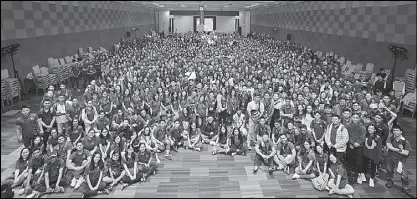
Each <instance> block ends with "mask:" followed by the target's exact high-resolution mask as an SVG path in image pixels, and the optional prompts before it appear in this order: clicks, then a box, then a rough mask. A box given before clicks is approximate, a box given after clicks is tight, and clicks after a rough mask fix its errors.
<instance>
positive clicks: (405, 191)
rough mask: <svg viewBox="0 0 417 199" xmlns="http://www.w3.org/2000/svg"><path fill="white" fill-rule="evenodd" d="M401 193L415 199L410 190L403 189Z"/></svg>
mask: <svg viewBox="0 0 417 199" xmlns="http://www.w3.org/2000/svg"><path fill="white" fill-rule="evenodd" d="M403 191H404V193H405V194H407V195H408V196H410V197H412V198H415V197H416V196H415V195H414V193H413V192H412V191H411V189H410V188H403Z"/></svg>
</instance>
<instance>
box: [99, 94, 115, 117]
mask: <svg viewBox="0 0 417 199" xmlns="http://www.w3.org/2000/svg"><path fill="white" fill-rule="evenodd" d="M100 110H103V111H104V113H105V114H106V117H110V116H112V115H111V113H112V112H113V101H111V100H110V97H109V94H108V92H107V91H103V93H102V95H101V98H100Z"/></svg>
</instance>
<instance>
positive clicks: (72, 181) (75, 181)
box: [70, 178, 77, 188]
mask: <svg viewBox="0 0 417 199" xmlns="http://www.w3.org/2000/svg"><path fill="white" fill-rule="evenodd" d="M75 184H77V179H76V178H72V180H71V185H70V186H71V187H72V188H74V187H75Z"/></svg>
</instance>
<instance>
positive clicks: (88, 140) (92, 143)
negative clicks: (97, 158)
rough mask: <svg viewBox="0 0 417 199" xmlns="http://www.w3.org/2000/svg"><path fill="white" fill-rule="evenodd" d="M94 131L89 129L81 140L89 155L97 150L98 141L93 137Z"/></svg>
mask: <svg viewBox="0 0 417 199" xmlns="http://www.w3.org/2000/svg"><path fill="white" fill-rule="evenodd" d="M95 133H96V132H95V131H94V129H90V130H89V131H88V132H87V136H85V137H84V138H83V140H82V143H83V145H84V149H86V150H88V151H89V152H90V154H94V153H95V152H96V151H97V150H98V144H99V140H98V139H97V137H96V136H95Z"/></svg>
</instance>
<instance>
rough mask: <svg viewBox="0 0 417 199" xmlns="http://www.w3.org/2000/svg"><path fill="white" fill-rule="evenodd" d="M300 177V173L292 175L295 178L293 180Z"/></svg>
mask: <svg viewBox="0 0 417 199" xmlns="http://www.w3.org/2000/svg"><path fill="white" fill-rule="evenodd" d="M298 178H300V175H298V174H296V173H294V175H293V176H292V179H293V180H296V179H298Z"/></svg>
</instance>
